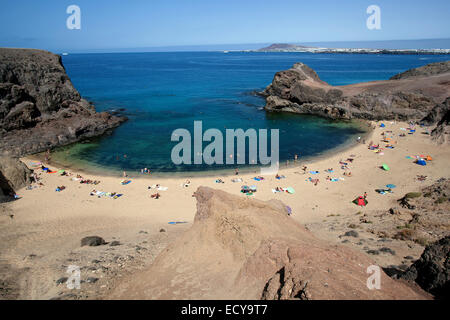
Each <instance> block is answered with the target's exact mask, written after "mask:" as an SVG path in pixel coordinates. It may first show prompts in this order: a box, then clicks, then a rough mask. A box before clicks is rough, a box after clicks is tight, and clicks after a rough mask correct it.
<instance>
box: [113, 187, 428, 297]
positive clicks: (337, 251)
mask: <svg viewBox="0 0 450 320" xmlns="http://www.w3.org/2000/svg"><path fill="white" fill-rule="evenodd" d="M194 196H195V197H196V199H197V214H196V216H195V221H194V224H193V226H192V227H191V229H189V230H188V231H186V232H185V233H184V234H183V235H181V236H180V237H179V238H178V239H177V240H175V242H174V243H172V244H170V245H169V246H168V247H167V248H166V249H165V250H164V251H163V252H162V253H161V254H160V255H159V256H158V257H157V258H156V260H155V261H154V263H153V264H152V265H151V266H150V267H149V268H148V269H147V270H145V271H142V272H139V273H137V274H134V275H132V276H130V277H129V278H127V279H124V281H122V282H121V283H120V284H119V285H118V286H117V288H116V289H115V291H114V292H113V293H112V295H111V296H110V297H109V298H112V299H121V298H126V299H298V300H309V299H427V298H430V296H429V295H428V294H427V293H425V292H424V291H422V290H421V289H420V288H419V287H418V286H411V285H410V284H407V283H406V282H403V281H398V280H395V279H391V278H389V277H388V276H387V275H386V274H385V273H384V272H383V271H381V274H380V275H381V289H380V290H369V289H368V287H367V279H368V278H369V276H370V274H368V273H367V268H368V267H369V266H371V265H374V262H373V261H372V260H371V259H370V258H369V257H368V256H367V255H365V254H363V253H360V252H357V251H354V250H352V249H350V248H349V247H344V246H341V245H335V244H332V243H329V242H327V241H323V240H320V239H318V238H316V237H315V236H314V235H313V234H312V233H311V232H309V231H308V230H307V229H305V228H304V227H303V226H302V225H300V224H298V223H296V222H295V221H294V220H293V219H292V218H291V217H289V216H288V210H287V208H286V206H285V205H284V204H283V203H282V202H280V201H278V200H272V201H267V202H264V201H260V200H254V199H247V198H243V197H240V196H235V195H231V194H228V193H226V192H223V191H219V190H214V189H211V188H207V187H200V188H199V189H198V190H197V191H196V192H195V194H194Z"/></svg>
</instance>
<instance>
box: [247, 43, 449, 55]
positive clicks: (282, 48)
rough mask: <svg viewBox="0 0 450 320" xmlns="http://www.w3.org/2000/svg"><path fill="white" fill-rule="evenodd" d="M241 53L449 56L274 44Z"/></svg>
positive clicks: (441, 51) (432, 51) (445, 51)
mask: <svg viewBox="0 0 450 320" xmlns="http://www.w3.org/2000/svg"><path fill="white" fill-rule="evenodd" d="M243 52H304V53H346V54H348V53H351V54H398V55H406V54H407V55H411V54H417V55H418V54H433V55H434V54H450V49H440V48H439V49H374V48H325V47H309V46H302V45H295V44H288V43H274V44H272V45H270V46H267V47H264V48H261V49H257V50H243Z"/></svg>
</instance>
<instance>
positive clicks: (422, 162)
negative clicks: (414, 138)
mask: <svg viewBox="0 0 450 320" xmlns="http://www.w3.org/2000/svg"><path fill="white" fill-rule="evenodd" d="M416 163H417V164H418V165H420V166H426V165H427V162H426V161H425V160H423V159H419V160H417V162H416Z"/></svg>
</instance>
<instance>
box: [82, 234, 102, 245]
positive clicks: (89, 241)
mask: <svg viewBox="0 0 450 320" xmlns="http://www.w3.org/2000/svg"><path fill="white" fill-rule="evenodd" d="M104 244H106V241H105V240H104V239H103V238H101V237H97V236H91V237H85V238H83V239H81V246H82V247H83V246H90V247H96V246H101V245H104Z"/></svg>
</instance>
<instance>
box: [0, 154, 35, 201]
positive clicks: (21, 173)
mask: <svg viewBox="0 0 450 320" xmlns="http://www.w3.org/2000/svg"><path fill="white" fill-rule="evenodd" d="M30 175H31V170H30V169H28V168H27V166H26V165H25V164H23V163H22V162H21V161H20V160H19V159H14V158H9V157H0V202H3V201H7V200H10V199H11V194H14V193H15V190H18V189H20V188H23V187H25V186H26V185H28V184H29V183H30V182H31V177H30Z"/></svg>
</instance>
